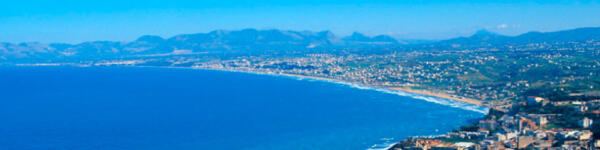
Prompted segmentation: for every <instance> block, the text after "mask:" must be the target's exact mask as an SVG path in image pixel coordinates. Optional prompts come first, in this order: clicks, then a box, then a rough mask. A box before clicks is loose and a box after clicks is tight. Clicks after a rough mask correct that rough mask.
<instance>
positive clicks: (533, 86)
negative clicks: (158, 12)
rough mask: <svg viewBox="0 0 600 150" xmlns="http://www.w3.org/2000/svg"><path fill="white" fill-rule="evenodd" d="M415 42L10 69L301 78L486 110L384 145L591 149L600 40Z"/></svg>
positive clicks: (599, 142)
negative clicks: (439, 130) (177, 70)
mask: <svg viewBox="0 0 600 150" xmlns="http://www.w3.org/2000/svg"><path fill="white" fill-rule="evenodd" d="M439 45H442V44H438V45H435V46H439ZM423 47H425V48H423ZM423 47H417V48H415V47H409V48H384V49H382V48H360V49H341V50H331V51H330V52H319V51H316V52H296V51H291V52H286V53H275V52H273V53H260V54H246V53H242V54H229V55H224V54H221V53H210V52H206V53H191V52H189V53H177V54H173V53H170V54H164V55H150V56H136V57H123V58H118V59H105V60H93V61H90V60H84V61H77V62H59V63H29V64H28V63H25V64H17V65H37V66H40V65H74V66H142V67H181V68H193V69H211V70H227V71H239V72H252V73H261V74H272V75H287V76H301V77H306V78H316V79H322V80H334V81H340V82H346V83H354V84H360V85H365V86H371V87H380V88H387V89H391V90H399V91H405V92H411V93H417V94H423V95H429V96H435V97H440V98H445V99H451V100H456V101H461V102H465V103H470V104H474V105H480V106H485V107H487V108H489V113H487V115H486V116H485V117H483V118H481V119H479V120H477V121H474V122H467V123H465V124H466V125H465V126H462V127H459V128H457V129H456V130H455V131H452V132H449V133H447V134H444V135H441V136H433V137H431V136H424V137H412V138H408V139H405V140H402V141H400V142H398V143H396V144H394V145H392V146H391V147H390V148H389V149H391V150H405V149H424V150H428V149H473V150H478V149H490V150H495V149H568V150H570V149H574V150H578V149H590V150H591V149H600V90H599V89H598V88H600V59H598V58H600V41H596V40H588V41H584V42H562V43H561V42H556V43H547V42H542V43H525V44H515V45H500V46H498V45H494V46H473V47H460V46H457V45H451V47H450V48H435V47H434V48H431V46H428V45H424V46H423ZM415 49H417V50H415ZM422 49H427V50H422ZM182 51H183V52H185V50H180V51H178V52H182Z"/></svg>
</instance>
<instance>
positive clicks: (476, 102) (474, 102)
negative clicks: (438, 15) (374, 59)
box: [177, 67, 487, 107]
mask: <svg viewBox="0 0 600 150" xmlns="http://www.w3.org/2000/svg"><path fill="white" fill-rule="evenodd" d="M177 68H179V67H177ZM181 68H187V67H181ZM190 68H192V69H203V70H216V71H228V72H242V73H252V74H263V75H275V76H287V77H296V78H306V79H313V80H322V81H328V82H338V83H346V84H359V85H363V86H367V87H376V88H384V89H387V90H392V91H401V92H407V93H413V94H419V95H424V96H431V97H437V98H442V99H447V100H451V101H456V102H463V103H467V104H472V105H477V106H482V107H487V106H485V105H483V101H481V100H476V99H470V98H463V97H460V96H457V95H451V94H447V93H441V92H433V91H428V90H415V89H410V88H408V87H383V86H373V85H366V84H360V83H353V82H348V81H343V80H338V79H332V78H326V77H315V76H307V75H299V74H289V73H266V72H256V71H241V70H228V69H214V68H194V67H190Z"/></svg>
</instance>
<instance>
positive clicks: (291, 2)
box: [0, 0, 600, 43]
mask: <svg viewBox="0 0 600 150" xmlns="http://www.w3.org/2000/svg"><path fill="white" fill-rule="evenodd" d="M591 26H596V27H598V26H600V2H594V1H578V0H564V1H561V0H539V1H525V0H488V1H474V0H343V1H342V0H304V1H301V0H278V1H275V0H229V1H227V0H185V1H176V0H96V1H87V0H52V1H49V0H10V1H8V0H7V1H3V2H0V33H1V34H0V42H44V43H48V42H66V43H78V42H82V41H91V40H112V41H132V40H135V39H136V38H137V37H139V36H141V35H159V36H162V37H164V38H168V37H171V36H174V35H177V34H184V33H198V32H209V31H212V30H216V29H225V30H237V29H244V28H256V29H283V30H311V31H321V30H330V31H332V32H334V33H336V34H337V35H338V36H344V35H349V34H351V33H352V32H354V31H357V32H362V33H365V34H367V35H375V34H388V35H392V36H394V37H397V38H405V39H444V38H451V37H457V36H465V35H470V34H473V33H474V32H475V31H476V30H479V29H488V30H490V31H494V32H498V33H501V34H507V35H516V34H520V33H524V32H527V31H532V30H535V31H555V30H562V29H571V28H577V27H591Z"/></svg>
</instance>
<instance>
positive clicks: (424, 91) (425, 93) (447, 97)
mask: <svg viewBox="0 0 600 150" xmlns="http://www.w3.org/2000/svg"><path fill="white" fill-rule="evenodd" d="M388 89H392V90H398V91H404V92H409V93H417V94H421V95H427V96H434V97H439V98H444V99H449V100H454V101H460V102H465V103H469V104H475V105H479V106H483V102H482V101H480V100H475V99H469V98H462V97H459V96H454V95H450V94H446V93H435V92H431V91H426V90H414V89H410V88H406V87H388Z"/></svg>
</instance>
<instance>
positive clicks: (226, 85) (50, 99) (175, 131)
mask: <svg viewBox="0 0 600 150" xmlns="http://www.w3.org/2000/svg"><path fill="white" fill-rule="evenodd" d="M486 110H487V109H486V108H483V107H479V106H475V105H470V104H465V103H461V102H455V101H450V100H445V99H439V98H434V97H428V96H423V95H417V94H411V93H404V92H397V91H390V90H386V89H381V88H373V87H367V86H361V85H357V84H348V83H342V82H331V81H323V80H315V79H308V78H301V77H287V76H277V75H263V74H252V73H240V72H228V71H215V70H200V69H184V68H149V67H67V66H46V67H23V66H21V67H19V66H4V67H0V149H1V150H167V149H168V150H280V149H286V150H321V149H323V150H367V149H383V148H385V147H388V146H390V145H391V144H393V143H394V142H398V141H400V140H402V139H404V138H407V137H411V136H436V135H440V134H444V133H446V132H449V131H452V130H453V129H456V128H458V127H460V126H461V125H464V124H466V123H469V122H473V121H475V120H476V119H478V118H481V117H482V116H483V115H484V114H485V113H486Z"/></svg>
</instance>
